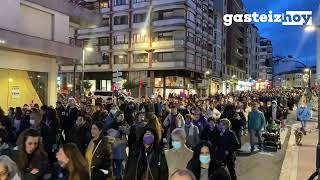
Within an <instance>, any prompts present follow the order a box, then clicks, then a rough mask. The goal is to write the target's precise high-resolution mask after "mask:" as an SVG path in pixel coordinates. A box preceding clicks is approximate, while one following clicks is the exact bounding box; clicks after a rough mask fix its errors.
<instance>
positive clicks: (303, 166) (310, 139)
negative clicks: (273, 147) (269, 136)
mask: <svg viewBox="0 0 320 180" xmlns="http://www.w3.org/2000/svg"><path fill="white" fill-rule="evenodd" d="M300 126H301V125H300V123H297V124H293V125H292V129H291V135H290V138H289V142H288V148H287V150H286V155H285V158H284V161H283V164H282V168H281V173H280V177H279V180H302V179H308V177H309V176H310V175H311V174H312V173H313V172H314V171H315V164H316V145H317V140H318V130H317V129H316V128H317V123H315V122H309V124H308V129H310V131H309V132H308V133H307V135H306V136H303V138H302V141H301V143H302V145H301V146H297V145H296V144H295V136H294V131H295V129H296V128H299V127H300Z"/></svg>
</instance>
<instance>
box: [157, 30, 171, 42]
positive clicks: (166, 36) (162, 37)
mask: <svg viewBox="0 0 320 180" xmlns="http://www.w3.org/2000/svg"><path fill="white" fill-rule="evenodd" d="M172 39H173V33H172V31H166V32H159V33H158V41H168V40H172Z"/></svg>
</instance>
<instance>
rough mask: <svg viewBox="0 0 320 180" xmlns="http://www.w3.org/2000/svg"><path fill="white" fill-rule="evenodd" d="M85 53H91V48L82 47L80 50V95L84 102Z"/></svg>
mask: <svg viewBox="0 0 320 180" xmlns="http://www.w3.org/2000/svg"><path fill="white" fill-rule="evenodd" d="M86 51H87V52H92V51H93V48H92V47H90V46H87V47H84V48H83V49H82V67H81V68H82V74H81V86H80V94H81V101H84V87H83V84H84V59H85V53H86Z"/></svg>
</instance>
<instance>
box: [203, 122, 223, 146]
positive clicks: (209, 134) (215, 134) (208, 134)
mask: <svg viewBox="0 0 320 180" xmlns="http://www.w3.org/2000/svg"><path fill="white" fill-rule="evenodd" d="M219 136H220V130H219V129H218V127H217V126H214V128H213V130H211V129H210V127H209V125H207V126H206V127H205V128H204V130H203V131H202V133H201V137H200V139H201V140H205V141H210V142H211V144H212V147H216V146H217V141H218V138H219Z"/></svg>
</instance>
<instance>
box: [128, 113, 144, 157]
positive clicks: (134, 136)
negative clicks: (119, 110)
mask: <svg viewBox="0 0 320 180" xmlns="http://www.w3.org/2000/svg"><path fill="white" fill-rule="evenodd" d="M144 120H145V117H144V114H143V113H141V112H138V113H137V114H136V118H135V121H134V122H133V124H132V126H131V128H130V133H129V136H128V147H129V155H130V154H131V152H132V151H133V148H134V147H136V146H137V143H138V142H139V140H140V139H141V137H142V136H143V132H144V129H145V122H144Z"/></svg>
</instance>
